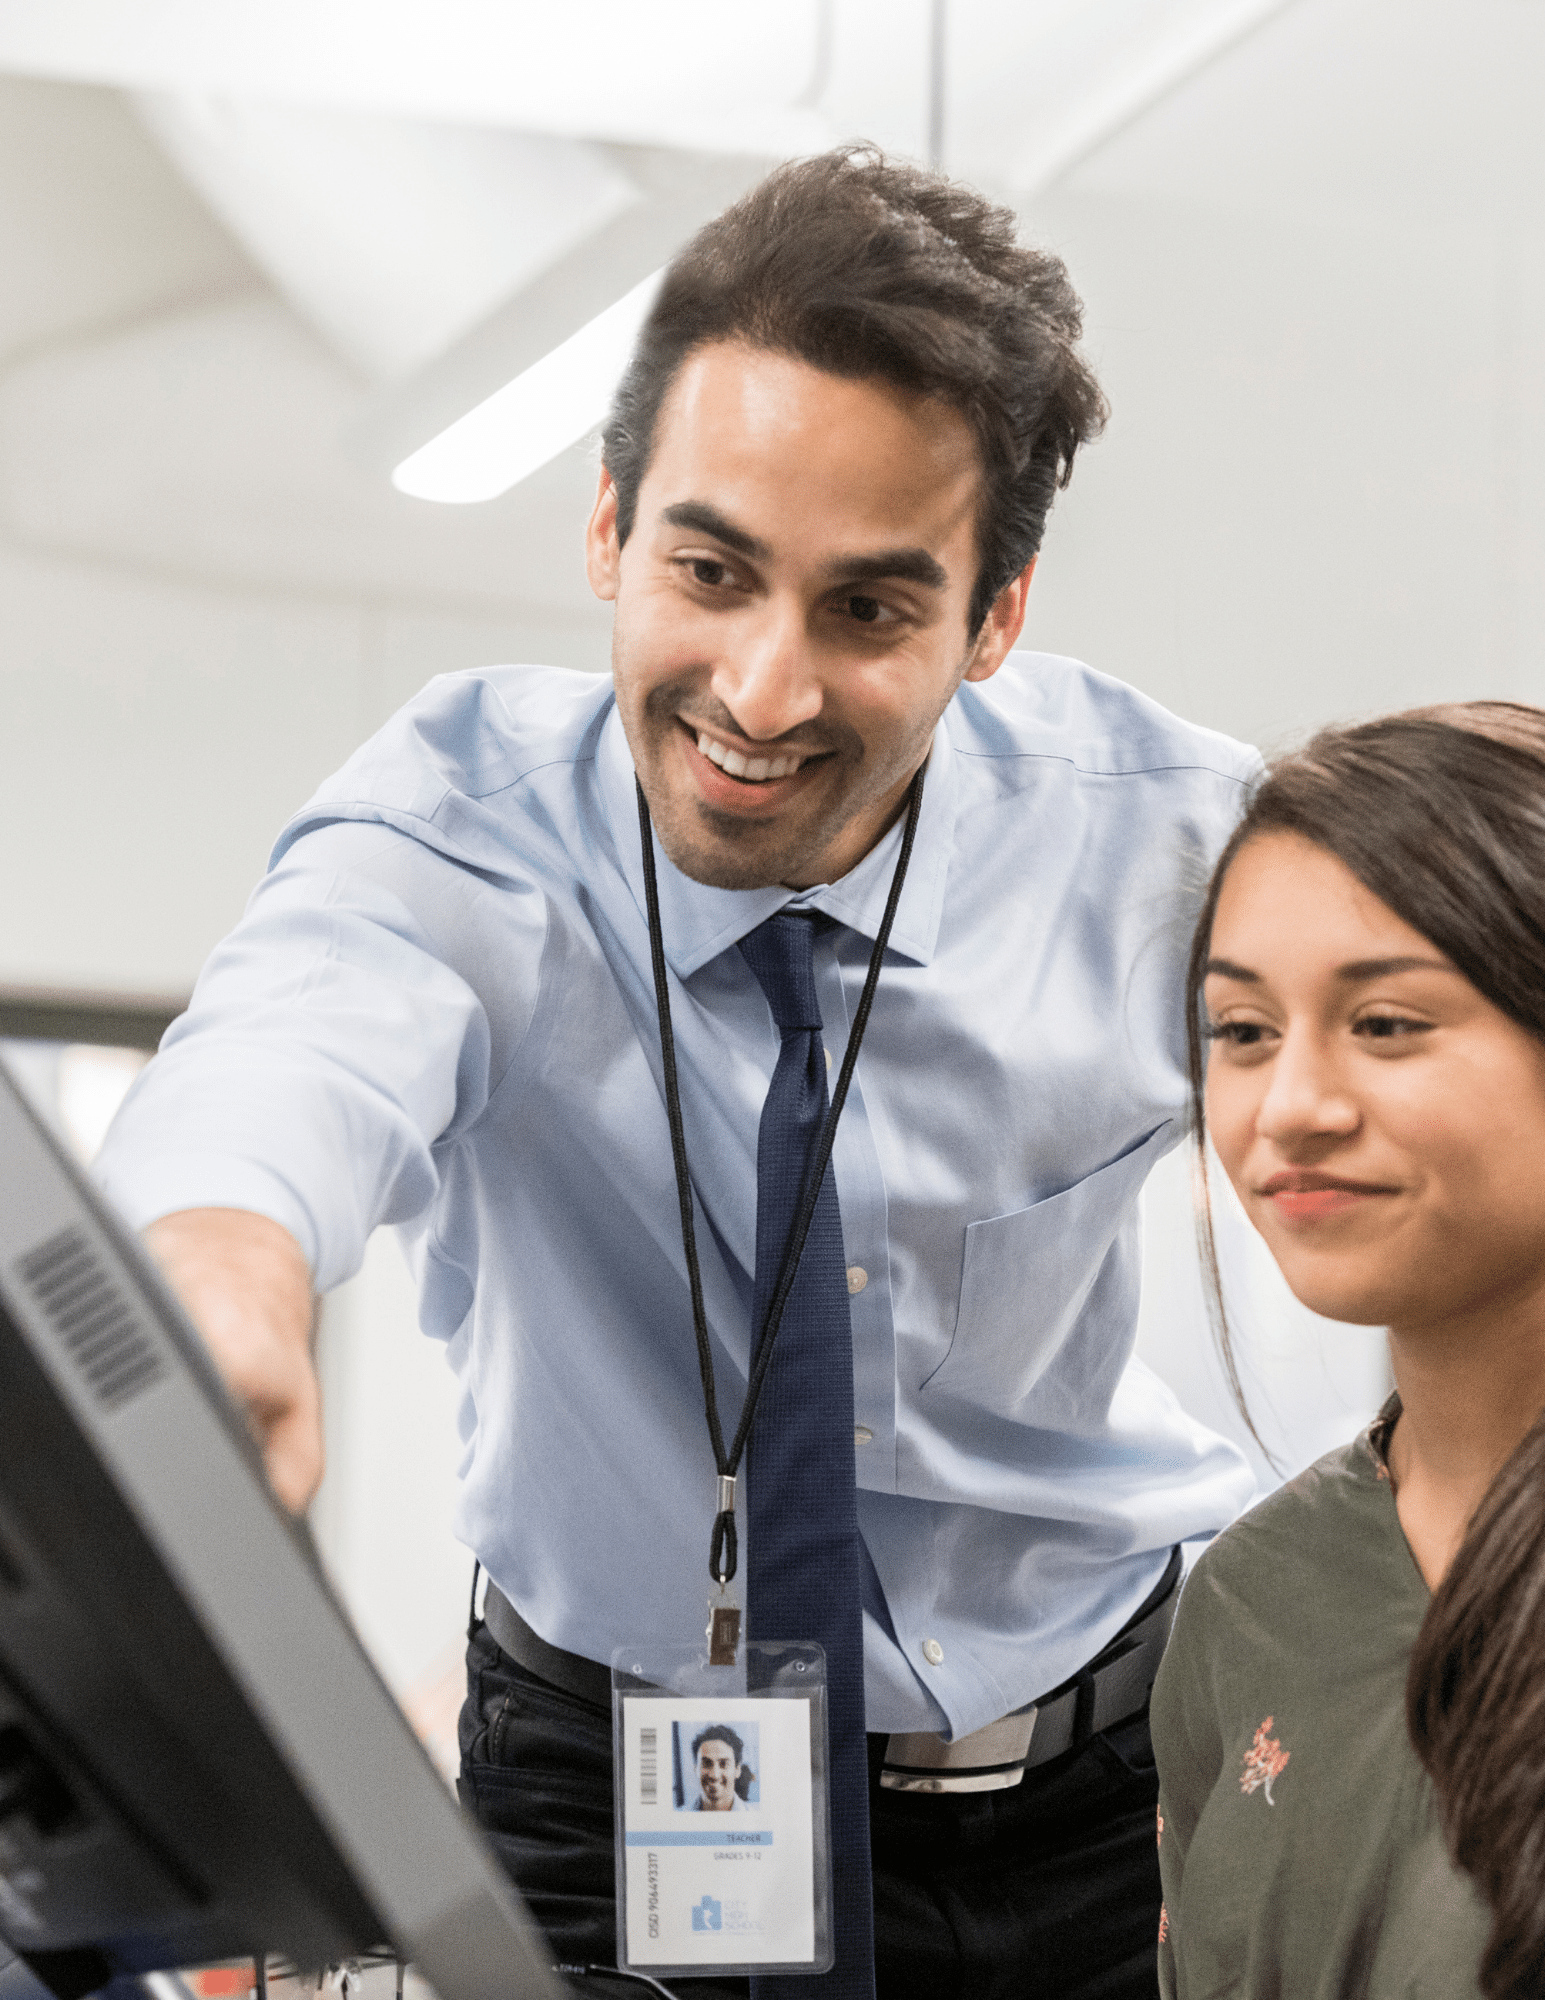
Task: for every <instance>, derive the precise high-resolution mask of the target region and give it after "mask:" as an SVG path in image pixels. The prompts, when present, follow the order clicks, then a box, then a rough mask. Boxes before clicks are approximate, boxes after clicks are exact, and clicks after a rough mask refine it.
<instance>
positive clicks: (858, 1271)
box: [848, 1264, 869, 1298]
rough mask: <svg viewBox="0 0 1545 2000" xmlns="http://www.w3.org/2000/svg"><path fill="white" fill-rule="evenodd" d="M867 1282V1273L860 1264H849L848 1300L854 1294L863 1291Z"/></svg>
mask: <svg viewBox="0 0 1545 2000" xmlns="http://www.w3.org/2000/svg"><path fill="white" fill-rule="evenodd" d="M868 1282H869V1273H868V1272H867V1271H866V1270H865V1269H864V1267H863V1265H862V1264H849V1266H848V1297H849V1298H852V1297H853V1296H854V1294H855V1293H858V1292H861V1291H862V1290H863V1289H864V1287H865V1285H867V1284H868Z"/></svg>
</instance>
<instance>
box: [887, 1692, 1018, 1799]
mask: <svg viewBox="0 0 1545 2000" xmlns="http://www.w3.org/2000/svg"><path fill="white" fill-rule="evenodd" d="M1036 1713H1037V1705H1036V1703H1035V1702H1033V1701H1032V1702H1029V1703H1027V1704H1026V1706H1025V1707H1024V1708H1016V1709H1015V1710H1014V1711H1013V1712H1012V1714H1009V1715H1004V1716H1000V1717H999V1718H998V1720H997V1721H996V1722H989V1723H988V1724H987V1726H986V1727H985V1728H983V1729H975V1730H973V1731H972V1732H971V1734H970V1735H969V1736H962V1737H960V1738H959V1739H958V1740H957V1741H955V1742H953V1743H947V1742H946V1741H945V1740H944V1738H943V1737H942V1736H935V1735H930V1734H928V1733H927V1732H921V1733H916V1734H905V1735H897V1736H890V1737H887V1739H886V1743H885V1762H884V1763H883V1764H882V1766H881V1767H880V1786H881V1789H882V1790H883V1791H887V1792H925V1793H938V1792H1002V1791H1007V1790H1008V1789H1009V1787H1010V1786H1011V1785H1017V1784H1018V1783H1019V1782H1020V1780H1021V1779H1022V1778H1023V1777H1024V1775H1025V1759H1026V1758H1027V1757H1028V1756H1029V1754H1030V1738H1031V1737H1032V1735H1033V1734H1034V1733H1035V1718H1036Z"/></svg>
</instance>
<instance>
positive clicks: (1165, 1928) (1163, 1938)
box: [1159, 1903, 1169, 1944]
mask: <svg viewBox="0 0 1545 2000" xmlns="http://www.w3.org/2000/svg"><path fill="white" fill-rule="evenodd" d="M1168 1939H1169V1910H1168V1908H1167V1907H1166V1906H1165V1905H1164V1904H1163V1903H1161V1904H1160V1905H1159V1942H1160V1944H1165V1943H1167V1942H1168Z"/></svg>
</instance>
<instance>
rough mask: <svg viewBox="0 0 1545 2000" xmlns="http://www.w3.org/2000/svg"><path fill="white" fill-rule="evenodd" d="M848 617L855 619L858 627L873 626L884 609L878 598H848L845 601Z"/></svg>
mask: <svg viewBox="0 0 1545 2000" xmlns="http://www.w3.org/2000/svg"><path fill="white" fill-rule="evenodd" d="M845 601H846V603H847V607H848V616H849V617H850V618H856V619H857V620H858V622H859V624H860V625H873V624H874V622H875V621H876V619H877V618H878V617H879V615H880V613H881V612H882V611H883V610H884V609H885V607H884V605H883V604H881V602H880V600H879V598H878V597H850V598H848V599H846V600H845Z"/></svg>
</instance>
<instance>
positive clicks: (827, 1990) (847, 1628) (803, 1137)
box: [740, 912, 874, 2000]
mask: <svg viewBox="0 0 1545 2000" xmlns="http://www.w3.org/2000/svg"><path fill="white" fill-rule="evenodd" d="M814 944H815V939H814V923H813V920H812V919H811V918H810V917H807V916H799V915H794V914H792V913H787V912H784V913H780V914H779V915H778V916H775V917H769V918H768V920H767V922H766V923H764V924H760V925H759V926H758V927H757V928H756V929H755V930H754V931H752V932H751V933H750V935H749V936H748V937H744V938H742V939H741V941H740V950H741V955H742V956H743V957H744V959H745V961H746V963H747V965H749V966H750V968H751V970H752V972H754V973H755V975H756V978H757V982H758V984H759V985H760V986H761V989H762V991H763V992H764V993H765V994H766V996H767V1004H768V1005H769V1006H770V1007H771V1009H772V1016H773V1020H774V1022H775V1023H776V1024H777V1027H778V1031H779V1033H780V1034H781V1035H782V1037H783V1046H782V1048H781V1049H780V1050H779V1052H778V1066H777V1068H776V1069H775V1070H774V1071H773V1079H772V1083H771V1085H770V1087H769V1089H768V1092H767V1102H766V1104H765V1105H764V1106H763V1107H762V1123H761V1128H760V1130H759V1132H758V1135H757V1154H756V1292H755V1297H756V1303H755V1308H754V1312H755V1317H754V1320H753V1325H754V1326H755V1328H756V1329H757V1331H758V1332H760V1330H761V1328H762V1327H763V1326H764V1325H765V1323H766V1318H767V1308H768V1304H769V1302H770V1301H771V1298H772V1295H773V1291H774V1288H775V1287H776V1285H777V1282H778V1274H779V1270H780V1268H781V1266H782V1263H783V1255H784V1249H785V1246H786V1245H787V1243H788V1240H789V1234H790V1231H791V1229H792V1227H793V1223H794V1216H795V1212H796V1210H797V1209H798V1207H799V1198H800V1194H801V1192H802V1190H803V1188H804V1184H805V1178H806V1175H807V1173H808V1170H809V1166H810V1164H811V1163H812V1161H813V1159H814V1156H815V1153H816V1150H817V1146H818V1144H819V1140H820V1136H821V1127H822V1125H823V1124H824V1122H825V1119H826V1109H827V1096H826V1057H825V1050H824V1049H823V1047H822V1044H821V1010H820V1006H819V1003H818V1002H817V999H816V990H815V968H814ZM749 1470H750V1474H751V1477H750V1493H749V1495H748V1508H747V1521H748V1527H749V1530H750V1548H749V1551H748V1567H749V1573H750V1574H749V1590H748V1599H749V1602H748V1605H747V1613H748V1619H747V1625H748V1633H749V1636H750V1637H751V1638H753V1639H814V1640H818V1641H819V1643H820V1644H821V1645H822V1646H824V1647H825V1649H826V1673H827V1715H828V1719H829V1727H830V1762H829V1770H830V1777H831V1835H832V1876H833V1892H834V1893H833V1905H834V1907H833V1914H834V1916H835V1919H836V1924H835V1935H836V1947H837V1962H836V1964H835V1966H834V1967H833V1968H832V1970H831V1971H830V1972H829V1973H826V1974H823V1975H820V1976H817V1977H814V1978H797V1977H789V1978H782V1977H780V1978H754V1979H753V1980H752V1982H751V1991H752V1994H753V1996H754V2000H873V1994H874V1889H873V1883H872V1879H871V1875H870V1866H869V1760H868V1750H867V1745H866V1742H865V1737H864V1630H863V1613H862V1609H861V1604H860V1594H859V1593H860V1584H859V1564H858V1501H857V1491H856V1487H855V1483H854V1477H853V1331H852V1324H851V1321H850V1318H849V1314H848V1285H847V1272H846V1270H845V1268H844V1257H843V1245H842V1217H841V1215H840V1213H839V1211H838V1208H837V1183H836V1179H835V1177H834V1176H833V1174H832V1171H831V1169H830V1168H829V1167H828V1169H827V1171H826V1176H825V1179H824V1181H823V1183H822V1186H821V1193H820V1198H819V1200H818V1201H817V1203H816V1209H815V1214H814V1217H813V1219H812V1221H811V1224H810V1234H809V1236H808V1237H807V1238H806V1240H805V1249H804V1255H803V1256H802V1257H801V1259H800V1263H799V1275H798V1277H797V1278H796V1279H795V1281H794V1286H793V1289H792V1291H791V1292H790V1293H789V1297H788V1302H787V1304H786V1305H785V1307H784V1311H783V1322H782V1326H781V1328H780V1330H779V1333H778V1338H777V1341H776V1344H775V1345H774V1347H773V1358H772V1361H771V1364H770V1366H769V1368H768V1371H767V1377H766V1380H765V1381H764V1383H763V1385H762V1394H761V1400H760V1401H759V1402H758V1403H757V1406H756V1415H755V1420H754V1422H753V1424H752V1428H751V1439H750V1446H749Z"/></svg>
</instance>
